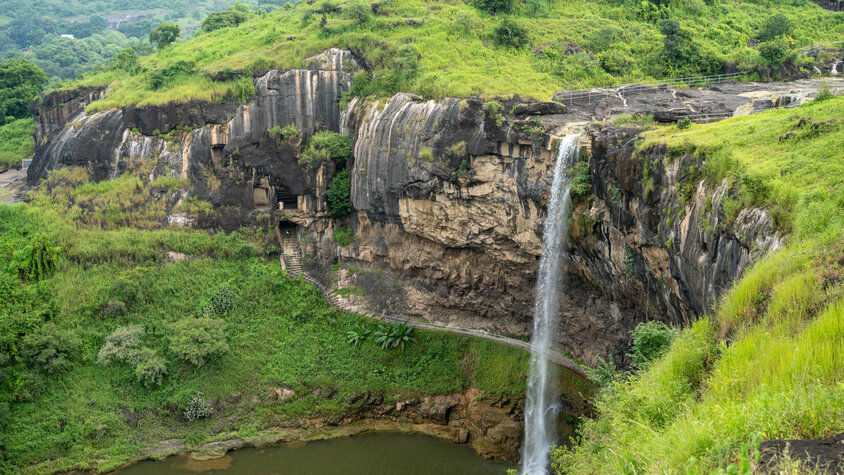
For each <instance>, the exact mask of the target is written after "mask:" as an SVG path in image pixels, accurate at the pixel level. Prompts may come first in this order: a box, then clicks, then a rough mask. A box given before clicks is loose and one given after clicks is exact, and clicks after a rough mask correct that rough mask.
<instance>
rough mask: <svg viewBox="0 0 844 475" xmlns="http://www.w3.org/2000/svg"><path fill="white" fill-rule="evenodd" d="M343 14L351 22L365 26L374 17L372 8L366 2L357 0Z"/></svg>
mask: <svg viewBox="0 0 844 475" xmlns="http://www.w3.org/2000/svg"><path fill="white" fill-rule="evenodd" d="M343 14H344V15H345V16H346V18H348V19H350V20H355V21H356V22H358V23H360V24H363V23H366V22H368V21H369V17H370V16H371V15H372V6H371V5H370V4H369V2H367V1H366V0H356V1H354V2H352V3H350V4H349V5H348V6H346V7H345V8H344V9H343Z"/></svg>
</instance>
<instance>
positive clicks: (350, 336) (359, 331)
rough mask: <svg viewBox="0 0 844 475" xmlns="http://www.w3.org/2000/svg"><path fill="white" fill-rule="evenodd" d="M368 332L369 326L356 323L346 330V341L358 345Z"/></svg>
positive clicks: (364, 339)
mask: <svg viewBox="0 0 844 475" xmlns="http://www.w3.org/2000/svg"><path fill="white" fill-rule="evenodd" d="M369 332H370V330H369V328H366V327H365V326H363V325H361V324H360V323H356V324H355V326H354V328H352V329H351V330H349V331H348V332H346V341H347V342H349V343H350V344H352V345H354V346H360V344H361V343H363V342H364V341H366V337H367V335H369Z"/></svg>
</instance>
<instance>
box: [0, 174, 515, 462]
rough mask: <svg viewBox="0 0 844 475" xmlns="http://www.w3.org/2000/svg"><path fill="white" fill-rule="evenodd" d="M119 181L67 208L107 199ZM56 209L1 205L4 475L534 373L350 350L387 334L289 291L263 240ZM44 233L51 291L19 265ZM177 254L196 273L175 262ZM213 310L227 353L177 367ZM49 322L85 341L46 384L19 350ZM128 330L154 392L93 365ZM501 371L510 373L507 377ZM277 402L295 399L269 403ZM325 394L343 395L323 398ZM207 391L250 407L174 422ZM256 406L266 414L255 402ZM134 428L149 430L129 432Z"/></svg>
mask: <svg viewBox="0 0 844 475" xmlns="http://www.w3.org/2000/svg"><path fill="white" fill-rule="evenodd" d="M125 180H127V178H125V177H124V178H119V179H117V180H115V181H112V182H102V183H99V184H96V185H82V186H78V187H76V188H75V191H73V192H72V193H77V194H80V195H86V194H88V193H93V194H96V193H97V192H98V191H101V192H102V193H103V195H106V196H109V195H110V189H123V188H124V186H123V183H122V181H125ZM89 188H90V189H89ZM61 206H62V205H61V204H59V203H57V204H54V205H53V206H51V207H47V206H46V205H26V204H19V205H13V206H0V302H2V305H0V334H2V339H0V350H1V351H2V355H3V357H2V359H0V368H2V370H3V373H2V375H3V379H2V381H0V383H2V391H0V425H2V428H0V430H2V433H3V434H4V435H3V441H2V445H3V448H4V451H3V456H2V457H0V466H2V467H3V468H4V469H6V470H15V469H16V468H22V467H27V466H32V465H34V464H37V471H39V472H45V471H50V472H51V471H57V470H58V471H61V470H67V469H69V468H72V467H91V468H97V469H100V470H103V469H108V468H114V467H116V466H118V465H120V464H122V463H126V462H128V461H131V460H133V459H134V458H135V457H137V456H138V455H139V453H140V452H141V451H142V449H143V448H144V447H147V446H149V445H151V444H153V443H155V442H157V441H161V440H164V439H168V438H173V437H177V438H183V439H186V440H188V441H189V443H191V444H199V443H202V442H203V441H208V440H209V439H211V438H213V437H214V434H216V433H217V432H219V431H220V430H226V431H231V430H233V431H239V432H240V433H242V434H244V435H245V436H247V435H249V434H254V433H255V432H256V431H257V430H260V429H262V428H266V427H272V426H279V425H282V424H283V423H284V422H285V421H290V420H291V419H295V418H300V417H304V416H331V415H334V414H339V413H341V412H343V411H346V410H348V409H349V408H350V407H351V405H349V404H348V403H347V402H346V399H345V398H346V397H347V396H349V395H351V394H356V393H360V392H363V391H370V392H372V393H375V394H377V393H381V392H383V393H384V395H385V397H386V398H387V400H390V399H391V398H394V397H402V396H407V395H423V394H442V393H451V392H454V391H462V390H465V389H467V388H468V387H470V386H471V387H475V388H477V389H479V390H481V391H482V392H484V393H488V394H505V395H510V396H518V395H520V394H522V393H523V392H524V374H525V371H526V361H527V360H526V354H525V353H524V352H522V351H520V350H516V349H512V348H509V347H504V346H501V345H496V344H492V343H489V342H485V341H477V340H472V339H468V338H464V337H459V336H456V335H451V334H448V333H441V332H428V331H424V332H423V331H419V332H417V333H416V340H417V342H416V343H413V344H411V345H409V346H408V347H407V348H406V349H405V350H404V351H402V350H398V349H396V350H382V349H380V348H379V347H378V345H376V343H375V341H374V337H372V333H370V335H369V337H368V338H367V339H366V341H364V342H363V344H361V345H360V346H354V345H351V344H349V343H348V342H347V341H346V334H347V332H348V331H349V330H351V329H352V328H353V327H354V326H355V325H363V326H365V327H369V328H370V329H371V330H373V331H374V330H375V328H376V326H377V322H375V321H373V320H370V319H367V318H364V317H360V316H357V315H353V314H348V313H344V312H341V311H338V310H336V309H334V308H331V307H329V306H328V305H327V303H326V302H325V300H324V299H323V297H322V295H321V294H320V293H319V291H318V290H317V289H315V288H314V287H312V286H310V285H308V284H306V283H303V282H301V281H299V280H296V279H291V278H289V277H287V276H286V274H285V273H284V272H283V271H282V270H281V269H280V266H279V265H278V261H277V259H276V256H274V255H268V256H267V257H266V258H265V257H263V251H264V248H263V244H264V243H266V242H267V239H268V238H270V237H271V234H269V233H266V232H261V231H249V232H245V233H234V234H231V235H228V236H227V235H223V234H217V235H209V234H208V233H205V232H202V231H193V230H170V229H158V230H138V229H129V228H117V226H116V225H114V223H112V224H109V225H108V226H106V227H113V228H115V229H111V230H100V229H97V228H99V227H100V225H101V224H102V222H103V221H102V220H100V219H92V220H91V223H92V224H87V221H85V220H83V219H81V218H80V217H79V216H77V215H73V214H71V215H67V214H65V213H64V212H63V211H62V209H61ZM106 214H107V213H106ZM68 216H74V218H75V220H74V221H70V220H69V218H68ZM88 218H91V217H90V216H88ZM38 234H40V235H42V236H46V237H47V238H48V239H49V241H50V242H52V243H53V245H57V246H59V247H60V248H61V250H60V253H59V254H60V258H59V261H58V268H57V270H56V271H55V273H54V274H52V275H49V272H48V277H46V278H44V279H42V280H41V281H24V280H21V278H19V276H18V274H17V273H16V272H15V271H14V267H12V265H11V264H10V263H11V262H13V261H14V262H17V261H18V260H19V259H18V257H17V256H19V254H20V251H21V250H22V249H25V248H26V245H27V243H29V242H31V241H32V239H33V236H35V235H38ZM168 251H174V252H181V253H184V254H185V255H186V256H187V258H186V259H184V260H180V261H175V262H168V261H167V260H165V256H166V254H167V252H168ZM219 295H230V296H231V308H229V309H228V310H226V311H224V312H222V313H220V314H216V316H217V318H220V319H221V320H222V321H223V325H224V328H225V330H224V332H225V337H226V342H227V345H228V348H229V349H228V351H227V352H225V353H224V354H223V355H222V356H221V357H219V358H216V359H213V360H212V361H211V362H210V363H208V364H205V365H203V366H200V367H195V366H193V365H190V364H188V363H184V362H180V361H179V360H178V359H177V358H176V355H174V354H173V352H172V350H171V342H170V340H171V338H172V335H173V333H172V332H173V331H174V327H173V325H174V324H175V323H176V322H178V321H180V320H183V319H185V318H190V317H197V316H202V315H204V314H206V313H207V312H208V310H207V309H208V308H209V304H211V303H212V302H213V301H214V299H215V298H217V297H218V296H219ZM48 322H49V323H50V324H52V325H55V328H56V330H55V331H56V334H57V335H58V334H59V333H61V334H70V335H73V336H74V337H75V338H77V339H78V340H79V342H80V344H79V346H77V347H76V348H75V350H74V351H73V352H71V353H70V354H69V355H68V359H69V364H68V365H67V369H66V370H65V371H61V372H54V373H51V374H48V373H46V372H45V371H46V370H45V369H41V368H43V367H42V366H41V365H40V363H38V362H37V361H34V360H32V359H30V358H28V357H27V356H26V353H25V351H24V350H23V348H24V347H25V344H23V343H22V342H23V341H24V339H25V338H26V335H29V334H33V333H36V332H38V331H39V328H46V327H44V326H45V325H46V324H47V323H48ZM126 325H141V326H143V327H144V328H145V330H146V333H145V334H144V336H143V338H142V344H143V345H144V346H145V347H148V348H150V349H152V350H153V351H155V352H156V353H157V354H158V355H161V356H163V357H164V358H165V361H166V368H167V374H166V376H165V377H164V380H163V382H162V383H161V384H160V385H153V386H151V387H145V386H143V385H142V384H140V383H138V382H137V381H136V378H135V376H134V374H133V370H132V367H131V365H129V364H115V363H112V364H110V365H102V364H98V363H97V355H98V352H99V351H100V349H101V348H102V347H103V344H104V341H105V338H106V336H108V335H109V334H111V333H112V332H113V331H114V330H115V329H116V328H118V327H121V326H126ZM501 362H506V368H507V371H500V363H501ZM273 387H287V388H290V389H292V390H294V391H295V392H296V396H295V397H292V398H290V399H287V400H285V401H284V402H278V401H270V400H269V398H268V395H269V394H270V391H271V388H273ZM323 387H327V388H332V389H335V390H336V391H337V393H336V395H335V396H333V397H331V398H326V397H323V396H316V395H314V394H313V391H314V389H315V388H323ZM197 392H201V393H203V395H204V397H205V398H206V399H207V400H211V399H213V398H224V397H225V396H232V395H236V394H241V395H242V398H241V401H242V403H241V404H240V405H236V406H235V407H233V408H231V409H229V412H227V414H226V416H225V417H223V416H220V417H214V418H212V419H209V420H198V421H195V422H182V421H180V420H178V419H177V418H176V417H175V416H174V414H175V415H179V414H181V413H182V411H183V410H184V409H185V407H186V405H187V404H188V402H189V400H190V399H191V398H192V397H193V396H194V395H195V394H196V393H197ZM254 396H259V397H260V398H261V400H260V401H258V402H252V398H253V397H254ZM170 408H172V411H174V412H173V413H171V409H170ZM127 414H141V415H142V419H141V420H140V421H138V422H131V421H129V420H128V418H127ZM232 415H235V416H237V419H236V420H234V419H233V418H231V417H230V416H232Z"/></svg>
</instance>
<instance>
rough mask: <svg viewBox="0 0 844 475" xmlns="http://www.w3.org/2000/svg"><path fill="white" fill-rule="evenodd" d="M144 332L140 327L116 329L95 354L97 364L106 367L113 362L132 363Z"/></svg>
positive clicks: (131, 326)
mask: <svg viewBox="0 0 844 475" xmlns="http://www.w3.org/2000/svg"><path fill="white" fill-rule="evenodd" d="M145 331H146V330H144V327H142V326H140V325H129V326H125V327H118V328H117V329H116V330H114V331H113V332H112V333H111V335H109V336H108V337H106V341H105V344H104V345H103V347H102V348H101V349H100V352H99V353H98V354H97V363H99V364H103V365H107V364H110V363H112V362H115V361H119V362H124V363H129V362H134V361H135V357H136V355H137V352H138V348H139V347H140V345H141V338H142V337H143V336H144V332H145Z"/></svg>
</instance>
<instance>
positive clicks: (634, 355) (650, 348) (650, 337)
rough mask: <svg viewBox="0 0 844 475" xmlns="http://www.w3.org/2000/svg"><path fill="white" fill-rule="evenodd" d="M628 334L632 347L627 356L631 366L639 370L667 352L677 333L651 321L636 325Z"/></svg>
mask: <svg viewBox="0 0 844 475" xmlns="http://www.w3.org/2000/svg"><path fill="white" fill-rule="evenodd" d="M630 334H631V335H632V336H633V346H632V347H631V348H630V354H629V355H628V356H630V359H631V366H632V367H633V368H636V369H638V370H641V369H644V368H646V367H647V366H648V365H649V364H650V363H651V361H653V360H655V359H657V358H659V357H660V356H662V355H663V354H665V352H666V351H668V348H669V347H670V346H671V341H672V340H673V339H674V337H675V336H676V335H677V331H676V330H674V329H673V328H671V327H669V326H667V325H665V324H663V323H659V322H653V321H651V322H646V323H640V324H638V325H636V328H634V329H633V331H632V332H630Z"/></svg>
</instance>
